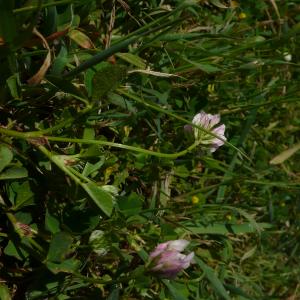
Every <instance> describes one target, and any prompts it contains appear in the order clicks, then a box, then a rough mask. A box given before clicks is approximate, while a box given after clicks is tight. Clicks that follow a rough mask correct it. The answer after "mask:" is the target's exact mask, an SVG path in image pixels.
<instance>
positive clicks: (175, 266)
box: [149, 240, 194, 279]
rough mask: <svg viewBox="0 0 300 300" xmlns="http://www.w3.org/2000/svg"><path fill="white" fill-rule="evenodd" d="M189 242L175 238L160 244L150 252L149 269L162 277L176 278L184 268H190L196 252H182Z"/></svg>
mask: <svg viewBox="0 0 300 300" xmlns="http://www.w3.org/2000/svg"><path fill="white" fill-rule="evenodd" d="M188 244H189V242H188V241H186V240H174V241H168V242H166V243H162V244H159V245H158V246H157V247H156V248H155V249H154V251H153V252H151V253H150V261H149V270H150V271H151V272H153V273H156V274H157V275H158V276H159V277H161V278H167V279H174V278H175V277H176V275H177V274H178V273H179V272H181V271H182V270H184V269H186V268H188V267H189V266H190V264H191V262H192V260H193V257H194V252H191V253H189V254H188V255H185V254H182V253H180V252H181V251H183V250H184V249H185V248H186V247H187V245H188Z"/></svg>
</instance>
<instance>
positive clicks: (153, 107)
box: [118, 89, 250, 160]
mask: <svg viewBox="0 0 300 300" xmlns="http://www.w3.org/2000/svg"><path fill="white" fill-rule="evenodd" d="M118 92H119V93H120V94H123V95H124V96H126V97H128V98H131V99H133V100H134V101H136V102H138V103H141V104H143V105H144V106H146V107H150V108H152V109H154V110H156V111H159V112H161V113H164V114H166V115H169V116H171V117H173V118H175V119H177V120H180V121H182V122H184V123H186V124H190V125H192V126H193V127H196V128H197V129H199V130H201V131H203V132H205V133H207V134H209V135H211V136H213V137H215V138H217V139H219V140H220V141H222V142H223V143H224V144H226V145H228V146H229V147H231V148H233V149H234V150H236V151H237V152H239V153H240V154H241V155H242V156H243V157H245V158H246V159H247V160H250V158H249V157H248V156H247V155H246V154H245V153H244V152H243V151H241V150H240V149H239V148H237V147H235V146H234V145H232V144H231V143H229V142H227V141H226V140H224V139H222V138H220V137H219V136H218V135H216V134H214V133H213V132H212V131H210V130H207V129H205V128H203V127H201V126H199V125H196V124H194V123H193V122H191V121H189V120H186V119H185V118H182V117H180V116H178V115H176V114H174V113H172V112H169V111H167V110H166V109H163V108H161V107H159V106H158V105H155V104H152V103H149V102H146V101H145V100H143V99H141V98H140V97H138V96H136V95H134V94H131V93H128V92H126V91H124V90H122V89H118Z"/></svg>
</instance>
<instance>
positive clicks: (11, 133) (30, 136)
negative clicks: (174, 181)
mask: <svg viewBox="0 0 300 300" xmlns="http://www.w3.org/2000/svg"><path fill="white" fill-rule="evenodd" d="M0 133H2V134H5V135H8V136H11V137H15V138H21V139H25V140H30V139H35V138H44V139H47V140H48V141H54V142H62V143H78V144H90V145H92V144H93V145H102V146H109V147H114V148H120V149H126V150H131V151H134V152H139V153H143V154H147V155H151V156H156V157H162V158H169V159H176V158H177V157H179V156H183V155H185V154H187V153H188V152H190V151H192V150H193V149H194V148H196V147H197V146H198V145H199V142H198V141H195V142H194V143H193V144H192V145H191V146H189V147H188V148H186V149H185V150H182V151H180V152H176V153H162V152H156V151H151V150H147V149H143V148H139V147H134V146H129V145H124V144H119V143H113V142H107V141H99V140H88V139H74V138H65V137H54V136H44V135H42V134H41V132H39V131H37V132H18V131H15V130H10V129H5V128H1V127H0ZM39 149H40V150H41V151H42V152H43V153H44V154H45V155H46V156H48V157H49V159H50V160H51V161H53V162H54V163H55V164H56V165H57V166H58V167H59V168H60V169H62V170H63V171H67V172H66V173H71V174H72V176H75V175H74V174H73V173H72V172H71V171H70V170H69V169H68V168H67V167H66V166H65V165H63V164H62V163H61V162H60V161H59V160H58V159H57V156H56V155H53V154H52V153H51V152H49V151H48V150H47V149H46V148H45V147H43V146H39ZM68 175H70V174H68ZM76 179H77V180H79V179H78V178H77V177H76Z"/></svg>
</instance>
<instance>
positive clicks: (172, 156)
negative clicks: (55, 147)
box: [45, 136, 199, 159]
mask: <svg viewBox="0 0 300 300" xmlns="http://www.w3.org/2000/svg"><path fill="white" fill-rule="evenodd" d="M45 138H46V139H47V140H49V141H55V142H69V143H81V144H94V145H103V146H110V147H114V148H120V149H126V150H131V151H134V152H139V153H143V154H148V155H151V156H157V157H164V158H170V159H175V158H177V157H179V156H183V155H185V154H187V153H188V152H190V151H191V150H193V149H194V148H195V147H197V146H198V145H199V143H198V141H196V142H194V143H193V144H192V145H191V146H189V147H188V148H186V149H185V150H182V151H180V152H176V153H162V152H156V151H151V150H147V149H143V148H139V147H134V146H129V145H124V144H119V143H113V142H106V141H99V140H87V139H73V138H61V137H52V136H45Z"/></svg>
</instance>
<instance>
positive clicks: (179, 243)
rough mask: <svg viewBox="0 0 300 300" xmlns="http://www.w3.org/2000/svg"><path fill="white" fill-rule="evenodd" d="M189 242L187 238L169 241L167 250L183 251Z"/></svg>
mask: <svg viewBox="0 0 300 300" xmlns="http://www.w3.org/2000/svg"><path fill="white" fill-rule="evenodd" d="M189 243H190V242H189V241H187V240H174V241H169V244H168V250H176V251H179V252H181V251H183V250H184V249H185V248H186V246H187V245H188V244H189Z"/></svg>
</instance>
